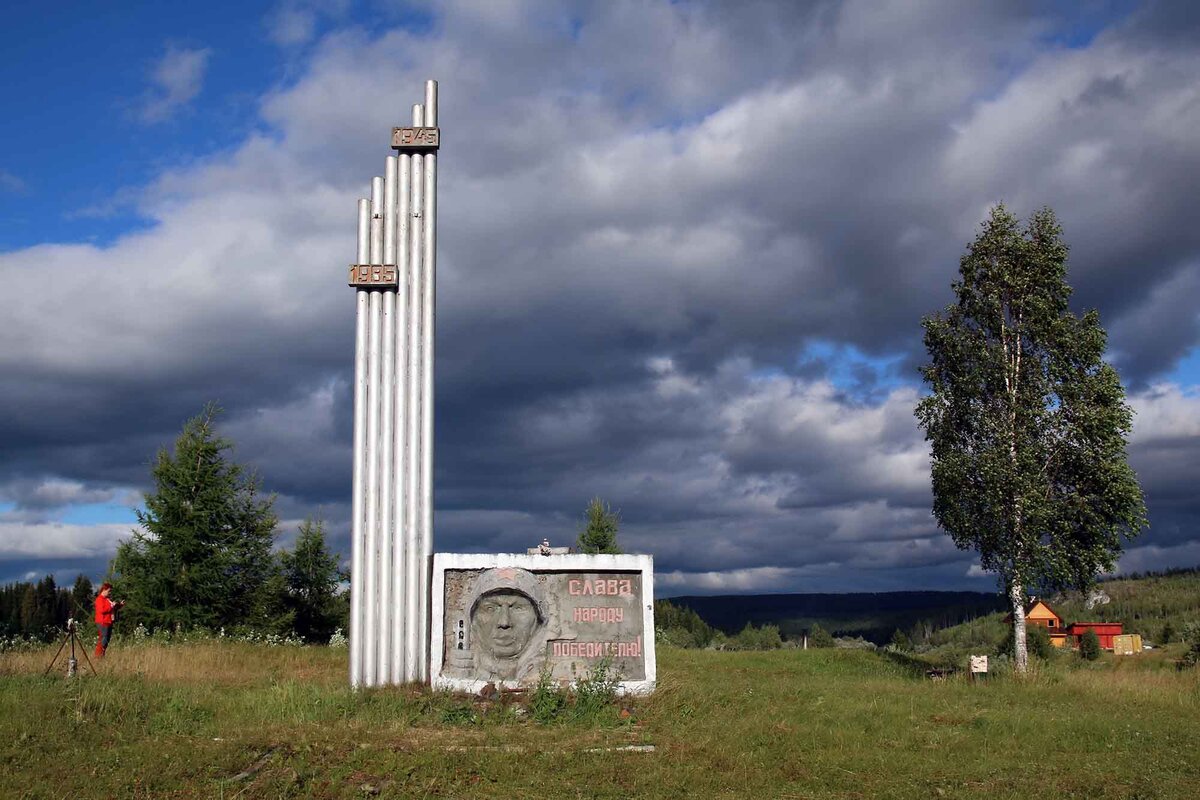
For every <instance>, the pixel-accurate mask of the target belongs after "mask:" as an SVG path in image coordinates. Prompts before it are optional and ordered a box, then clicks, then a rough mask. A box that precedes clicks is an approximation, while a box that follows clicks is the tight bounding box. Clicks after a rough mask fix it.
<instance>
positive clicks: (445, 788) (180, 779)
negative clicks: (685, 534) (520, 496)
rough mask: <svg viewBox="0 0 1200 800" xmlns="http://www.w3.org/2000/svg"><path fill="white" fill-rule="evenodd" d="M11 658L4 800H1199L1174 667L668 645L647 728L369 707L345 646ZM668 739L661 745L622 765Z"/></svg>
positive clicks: (491, 712) (3, 721) (1187, 703)
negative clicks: (988, 677) (1026, 672)
mask: <svg viewBox="0 0 1200 800" xmlns="http://www.w3.org/2000/svg"><path fill="white" fill-rule="evenodd" d="M51 655H53V651H52V650H51V651H38V652H32V653H20V654H6V655H2V656H0V742H3V744H0V760H2V764H3V768H2V769H0V797H5V798H18V797H37V798H42V797H45V798H81V797H104V798H107V797H117V798H143V797H144V798H160V797H218V798H234V797H241V798H269V797H320V798H335V797H336V798H350V797H356V798H363V797H444V798H460V797H461V798H542V797H545V798H593V797H594V798H640V797H651V798H657V797H662V798H676V797H680V798H682V797H687V798H697V797H699V798H707V797H714V798H717V797H731V798H732V797H747V798H751V797H752V798H832V797H839V798H876V797H881V798H889V797H895V798H939V797H947V798H969V797H979V798H984V797H986V798H1018V797H1019V798H1057V797H1078V798H1196V797H1198V796H1200V672H1198V671H1195V670H1193V671H1189V672H1177V671H1175V669H1174V667H1173V665H1172V663H1171V662H1170V661H1169V660H1168V659H1167V658H1166V656H1165V655H1164V654H1157V655H1151V654H1148V655H1146V656H1140V657H1134V658H1128V659H1124V660H1121V661H1113V660H1112V659H1111V657H1106V659H1105V660H1102V661H1101V662H1097V663H1096V664H1089V665H1084V664H1082V662H1079V661H1077V660H1075V659H1063V660H1061V661H1058V662H1055V663H1054V664H1051V665H1045V666H1042V667H1041V669H1040V671H1039V672H1038V674H1036V675H1035V676H1034V677H1032V678H1031V679H1027V680H1025V681H1018V680H1016V679H1012V678H996V679H994V680H992V681H991V682H987V683H982V684H978V685H972V684H970V683H967V682H966V681H963V680H958V679H950V680H946V681H940V682H933V681H930V680H928V679H926V678H924V677H923V676H922V675H921V674H920V673H919V672H918V671H916V670H914V669H913V668H912V667H911V666H909V665H906V664H904V663H901V662H899V661H894V660H890V658H889V657H888V656H887V655H886V654H882V653H874V652H861V651H845V650H809V651H797V650H779V651H771V652H763V653H753V652H740V653H726V652H712V651H684V650H676V649H662V650H660V652H659V665H660V666H659V670H660V674H659V679H660V680H659V684H660V689H659V691H658V692H657V693H656V694H655V695H654V696H653V697H652V698H645V699H639V700H636V701H633V702H632V703H631V704H627V705H628V711H630V712H631V713H630V714H629V715H628V716H624V717H623V715H622V714H621V709H620V708H618V707H614V708H613V709H612V713H611V714H609V715H607V716H605V717H603V718H601V719H600V720H592V721H590V722H588V723H586V724H585V723H578V722H565V723H562V724H550V725H542V724H538V723H535V722H534V721H532V720H531V719H530V718H529V715H528V714H524V713H521V712H522V711H523V708H522V707H521V706H520V704H519V703H516V702H510V701H506V702H491V703H488V704H483V703H477V702H472V701H469V700H466V699H463V698H455V697H451V696H446V695H439V694H433V693H430V692H426V691H421V690H416V689H410V690H386V691H365V692H359V693H352V692H350V691H349V690H347V689H346V688H345V685H344V684H345V674H346V651H345V650H331V649H327V648H286V647H276V648H267V647H261V646H254V645H246V644H234V643H227V642H207V643H196V644H186V645H171V646H160V645H143V646H136V647H129V648H127V649H119V648H114V650H112V651H111V652H110V655H109V657H108V658H107V659H106V660H105V661H104V662H103V664H102V665H101V667H100V671H101V676H100V677H99V678H93V677H87V678H84V679H75V680H72V681H66V680H64V679H63V678H61V677H58V678H42V677H41V674H40V673H41V671H42V669H43V668H44V666H45V664H46V663H47V662H48V661H49V658H50V656H51ZM629 745H643V746H644V745H653V750H652V751H651V750H649V749H647V748H644V747H643V748H642V749H640V750H621V749H618V748H622V747H627V746H629Z"/></svg>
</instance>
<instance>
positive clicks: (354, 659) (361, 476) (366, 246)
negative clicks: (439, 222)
mask: <svg viewBox="0 0 1200 800" xmlns="http://www.w3.org/2000/svg"><path fill="white" fill-rule="evenodd" d="M370 241H371V201H370V200H359V201H358V254H357V256H356V258H355V262H354V263H356V264H365V263H366V262H367V259H368V257H369V254H370ZM369 295H370V293H369V292H368V291H367V290H366V289H357V290H355V293H354V301H355V325H354V479H353V481H354V489H353V494H352V496H351V500H350V553H351V555H350V685H351V686H352V687H354V688H358V687H359V686H361V685H362V654H363V629H362V604H363V586H362V584H363V535H364V533H365V531H364V530H363V516H364V513H365V509H364V502H363V500H364V498H363V483H364V482H365V481H366V472H367V470H366V449H367V426H366V425H365V421H366V409H367V361H368V358H367V356H368V352H367V351H368V341H367V339H368V330H367V329H368V325H369V319H370V308H369V306H370V298H369Z"/></svg>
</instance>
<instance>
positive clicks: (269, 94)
mask: <svg viewBox="0 0 1200 800" xmlns="http://www.w3.org/2000/svg"><path fill="white" fill-rule="evenodd" d="M118 6H119V10H118V8H117V7H118ZM1197 8H1200V7H1198V6H1196V4H1194V3H1191V2H1179V3H1176V4H1170V3H1147V4H1136V3H1129V2H1101V1H1099V0H1097V2H1078V3H1068V2H1028V3H1024V2H1009V3H991V2H987V3H982V2H981V3H977V4H971V3H940V2H914V0H903V2H883V1H882V0H870V1H869V2H834V1H833V0H828V1H826V0H822V1H820V2H799V1H798V0H781V2H766V1H765V0H763V1H752V0H742V1H740V2H736V3H733V2H701V1H695V2H688V1H687V0H680V1H677V2H666V1H665V0H661V1H658V2H650V1H647V2H618V1H613V2H607V1H604V2H600V1H598V2H570V3H551V2H532V1H530V2H522V1H521V0H486V2H483V1H481V2H445V3H421V2H413V3H405V2H394V3H390V2H385V0H378V1H377V2H358V3H356V2H350V1H349V0H346V2H340V3H330V2H322V3H307V2H302V1H299V0H298V1H297V2H283V3H281V4H261V5H258V4H254V3H244V2H239V3H232V2H230V3H224V4H222V3H205V4H172V5H170V6H169V8H168V7H164V6H163V5H162V4H160V3H153V4H151V3H144V4H141V7H140V8H139V7H137V6H136V5H135V4H132V3H122V4H112V5H108V6H102V7H100V8H97V7H95V5H94V4H87V5H81V6H79V7H73V4H72V3H69V2H68V3H56V4H32V3H30V4H25V8H24V9H22V8H17V9H15V10H13V9H11V8H10V9H9V10H7V11H6V15H5V24H4V26H3V30H2V31H0V45H2V47H3V52H4V53H5V57H4V58H3V59H0V103H2V107H3V108H4V112H5V113H4V114H3V115H0V140H2V141H3V142H4V145H5V146H4V148H3V150H0V319H2V320H3V328H2V333H0V582H7V581H10V580H14V579H22V578H27V577H30V576H34V577H37V576H40V575H42V574H45V573H46V572H53V573H54V574H56V575H57V576H59V577H60V578H62V579H65V580H70V579H72V578H73V577H74V575H75V574H76V573H77V572H78V571H84V572H87V573H89V574H91V575H92V576H93V577H99V576H101V575H102V574H103V572H104V569H105V566H106V564H107V561H108V559H109V558H110V557H111V554H112V553H113V550H114V548H115V545H116V542H117V541H119V540H120V539H122V538H124V537H127V536H128V535H129V531H130V529H131V525H132V524H133V522H134V516H133V512H132V508H133V507H134V506H136V505H137V504H138V503H139V502H140V498H141V492H143V491H145V490H146V489H147V488H148V480H149V468H148V465H149V461H150V459H151V458H152V457H153V454H154V452H155V451H156V450H157V449H158V448H160V447H163V446H166V445H169V444H170V443H171V441H172V440H173V438H174V436H175V435H176V434H177V433H178V431H179V428H180V426H181V424H182V423H183V421H184V420H185V419H187V418H188V417H190V416H193V415H195V414H196V413H197V412H198V411H199V410H200V408H201V407H202V405H203V404H204V403H205V402H206V401H208V400H217V401H219V402H220V403H221V404H222V405H223V406H224V407H225V409H226V413H225V415H224V417H223V423H222V428H223V431H224V433H225V434H226V435H228V436H229V437H231V438H232V439H233V440H234V441H236V443H237V449H236V452H235V456H236V458H237V459H238V460H240V461H243V462H247V463H249V464H252V465H253V466H255V467H256V468H257V469H258V471H259V472H260V474H261V475H262V477H263V479H264V482H265V484H266V486H267V488H268V489H270V490H271V491H273V492H276V493H277V494H278V502H277V508H278V510H279V512H280V515H281V517H282V518H283V520H284V524H283V526H282V529H281V539H280V541H281V544H285V543H286V542H287V541H288V539H289V538H290V537H291V536H292V535H293V533H294V529H295V525H296V524H297V522H298V521H299V520H301V519H302V518H303V517H304V516H306V515H309V514H315V513H320V514H321V515H323V517H324V518H325V519H326V520H327V521H328V523H329V526H330V529H331V531H332V532H333V542H334V546H335V547H336V548H337V549H339V550H341V552H343V553H348V529H349V520H348V506H349V499H350V497H349V495H350V445H351V422H352V404H351V401H352V398H351V390H350V385H349V379H350V377H351V375H352V369H353V338H354V331H353V328H354V298H353V293H352V292H351V291H350V290H349V289H347V288H346V285H345V269H346V265H347V264H348V263H350V262H351V261H352V260H353V257H354V247H355V215H356V200H357V198H358V197H360V196H363V193H364V192H366V191H367V190H368V186H369V181H370V178H371V177H372V176H373V175H377V174H380V171H381V170H382V165H383V159H384V157H385V156H386V155H387V154H388V153H389V152H390V151H389V149H388V143H389V131H390V128H391V126H392V125H394V124H402V123H403V122H404V121H405V120H406V118H407V116H408V113H409V111H408V109H409V108H410V106H411V104H412V103H414V102H419V101H420V100H421V93H422V91H423V82H424V80H425V79H426V78H436V79H438V80H439V82H440V86H441V115H440V116H441V119H440V123H441V127H442V136H443V149H442V153H441V157H440V159H439V167H440V175H439V178H440V181H439V186H440V192H439V248H440V251H439V284H438V315H439V317H438V320H439V322H438V324H439V328H438V342H437V346H438V358H439V361H438V374H437V402H438V413H437V431H436V440H437V475H436V480H437V490H436V491H437V517H436V533H435V546H436V548H437V549H438V550H441V551H496V550H500V551H508V550H514V549H523V548H525V547H526V546H529V545H531V544H534V543H536V542H538V541H540V540H541V539H542V537H549V538H550V539H551V541H552V542H554V543H561V544H566V543H569V542H570V541H572V540H573V539H574V537H575V534H576V531H577V529H578V526H579V523H580V519H581V516H582V512H583V509H584V507H585V505H586V503H587V500H588V498H589V497H591V496H593V495H600V496H602V497H603V498H605V499H606V500H608V501H609V502H610V503H611V504H612V505H613V506H614V507H615V508H619V509H620V512H621V517H622V528H621V531H622V533H621V538H622V542H623V545H624V546H625V548H626V549H627V550H631V551H641V552H650V553H653V554H654V556H655V559H656V566H657V568H658V572H659V581H660V590H661V591H663V592H664V593H667V594H678V593H683V592H720V591H737V592H751V591H754V592H762V591H865V590H885V589H899V588H978V589H982V590H988V589H990V588H992V587H993V586H994V579H993V578H992V577H991V576H988V575H983V574H980V573H979V570H978V568H977V566H975V559H974V558H973V556H972V554H971V553H968V552H962V551H958V550H956V549H955V548H954V546H953V545H952V543H951V542H950V540H949V538H948V537H946V536H945V535H943V534H941V533H940V532H939V531H938V530H937V529H936V526H935V525H934V523H933V521H932V519H931V517H930V513H929V505H930V495H929V488H928V482H929V476H928V469H929V468H928V450H927V447H926V445H925V443H924V441H923V439H922V436H921V434H920V432H919V430H918V429H917V427H916V424H915V422H914V419H913V416H912V408H913V404H914V402H915V401H916V399H917V398H918V397H919V395H920V393H921V392H922V387H921V385H920V381H919V376H918V374H917V366H918V365H919V364H920V363H921V361H922V350H921V341H920V319H921V317H922V315H924V314H928V313H931V312H934V311H936V310H938V309H940V308H941V307H943V306H944V305H945V304H946V303H948V302H949V300H950V298H951V294H950V283H951V281H952V280H953V279H954V277H955V275H956V270H957V265H958V258H959V256H960V255H961V254H962V252H963V249H964V247H965V245H966V244H967V243H968V242H969V241H970V240H971V239H972V238H973V237H974V235H975V233H976V231H977V230H978V226H979V223H980V221H981V220H982V219H983V218H984V216H985V215H986V213H987V211H988V209H989V207H990V206H991V205H993V204H994V203H996V202H998V201H1003V202H1005V203H1007V204H1008V205H1009V207H1010V208H1011V209H1012V210H1013V211H1014V212H1016V213H1017V214H1018V215H1021V216H1025V215H1027V214H1028V213H1029V212H1030V211H1032V210H1033V209H1035V208H1037V207H1040V206H1043V205H1050V206H1052V207H1053V208H1054V209H1055V210H1056V211H1057V212H1058V214H1059V216H1060V218H1061V220H1062V222H1063V224H1064V227H1065V232H1066V238H1067V241H1068V242H1069V243H1070V244H1071V247H1072V257H1071V272H1070V280H1071V282H1072V284H1073V285H1074V286H1075V288H1076V293H1075V298H1074V300H1075V307H1076V309H1077V310H1083V309H1086V308H1093V307H1094V308H1098V309H1099V311H1100V314H1101V319H1102V321H1103V323H1104V324H1105V326H1106V327H1107V329H1108V331H1109V333H1110V357H1111V359H1112V361H1113V363H1114V364H1116V365H1117V367H1118V369H1119V370H1120V372H1121V375H1122V376H1123V378H1124V379H1125V381H1126V384H1127V387H1128V390H1129V392H1130V401H1131V403H1132V405H1133V406H1134V408H1135V409H1136V411H1137V421H1136V425H1135V430H1134V433H1133V437H1132V441H1131V444H1130V456H1131V459H1132V461H1133V465H1134V467H1135V468H1136V469H1137V471H1138V473H1139V475H1140V477H1141V480H1142V483H1143V487H1144V490H1145V493H1146V497H1147V502H1148V505H1149V511H1150V520H1151V525H1152V527H1151V529H1150V530H1149V531H1148V532H1146V533H1145V534H1144V535H1143V536H1142V537H1141V538H1139V539H1138V540H1137V541H1136V542H1134V543H1133V544H1132V545H1131V546H1130V548H1129V549H1128V551H1127V553H1126V555H1125V556H1124V558H1123V559H1122V561H1121V566H1122V568H1123V569H1125V570H1144V569H1153V568H1162V567H1168V566H1191V565H1195V564H1198V563H1200V525H1198V523H1200V495H1198V494H1197V493H1196V492H1195V491H1194V482H1195V480H1196V477H1197V475H1198V474H1200V315H1198V306H1197V298H1198V297H1200V225H1197V224H1196V219H1197V210H1198V207H1200V192H1198V189H1197V187H1200V134H1198V133H1197V131H1200V78H1198V76H1200V13H1197Z"/></svg>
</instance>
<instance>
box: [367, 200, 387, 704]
mask: <svg viewBox="0 0 1200 800" xmlns="http://www.w3.org/2000/svg"><path fill="white" fill-rule="evenodd" d="M382 263H383V178H372V179H371V264H373V265H378V264H382ZM382 312H383V292H381V291H380V290H379V289H372V290H371V302H370V313H371V322H370V329H369V332H368V338H369V340H370V347H369V361H368V365H367V486H366V490H367V509H366V521H367V524H366V529H367V534H366V537H365V544H364V553H365V556H366V558H365V564H364V567H365V568H364V570H363V572H364V573H365V576H366V579H365V580H364V581H363V599H364V600H365V602H364V604H363V605H364V607H363V620H362V627H363V631H364V634H365V635H364V637H363V639H364V642H363V644H364V647H363V675H362V677H363V683H364V684H366V685H367V686H375V685H377V684H378V678H377V675H378V665H379V623H378V611H379V451H380V449H381V448H380V446H379V445H380V442H379V423H380V413H379V412H380V406H381V403H380V388H381V387H380V377H381V375H380V373H381V371H382V355H383V352H382V350H383V348H382V346H381V345H382V342H381V341H380V336H381V333H382V331H381V325H382V321H383V320H382Z"/></svg>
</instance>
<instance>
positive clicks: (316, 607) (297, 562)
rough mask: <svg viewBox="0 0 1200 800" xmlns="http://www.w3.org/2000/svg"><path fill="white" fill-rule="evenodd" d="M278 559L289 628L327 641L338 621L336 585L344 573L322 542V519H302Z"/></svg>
mask: <svg viewBox="0 0 1200 800" xmlns="http://www.w3.org/2000/svg"><path fill="white" fill-rule="evenodd" d="M279 560H280V566H281V571H282V576H283V584H284V592H285V595H284V596H285V600H284V604H285V606H286V608H287V609H288V611H289V612H290V614H291V618H292V628H293V630H295V632H296V633H297V634H298V635H299V636H301V637H303V638H304V639H307V640H310V641H320V642H327V641H329V637H330V636H332V635H333V632H334V630H336V629H337V627H338V625H339V623H340V621H341V603H340V597H339V592H338V587H339V585H340V584H341V582H342V580H344V579H345V578H346V577H347V576H346V575H345V574H344V573H343V572H342V570H341V569H340V568H339V566H338V557H337V556H336V555H334V554H333V553H331V552H329V549H328V548H327V547H326V545H325V523H324V522H323V521H322V520H320V519H317V520H313V519H311V518H310V519H306V520H305V521H304V524H302V525H301V526H300V535H299V536H298V537H297V539H296V546H295V547H294V548H292V550H291V552H286V551H285V552H283V553H280V555H279Z"/></svg>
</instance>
